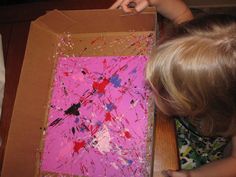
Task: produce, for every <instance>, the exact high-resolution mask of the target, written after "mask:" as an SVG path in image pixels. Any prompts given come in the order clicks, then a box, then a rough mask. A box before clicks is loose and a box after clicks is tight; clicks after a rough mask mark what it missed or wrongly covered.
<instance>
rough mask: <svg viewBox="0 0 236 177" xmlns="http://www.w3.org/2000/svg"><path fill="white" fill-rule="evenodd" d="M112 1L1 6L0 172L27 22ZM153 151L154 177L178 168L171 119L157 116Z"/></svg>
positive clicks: (50, 2)
mask: <svg viewBox="0 0 236 177" xmlns="http://www.w3.org/2000/svg"><path fill="white" fill-rule="evenodd" d="M112 2H114V0H70V1H69V0H62V1H48V2H36V3H30V4H21V5H13V6H6V7H0V33H1V34H2V40H3V52H4V59H5V67H6V85H5V93H4V100H3V109H2V119H1V121H0V135H1V137H2V139H3V145H2V147H1V148H0V169H1V167H2V162H3V158H4V150H5V146H6V142H7V135H8V130H9V127H10V122H11V115H12V109H13V105H14V100H15V96H16V90H17V85H18V81H19V75H20V72H21V66H22V62H23V58H24V51H25V47H26V42H27V36H28V31H29V26H30V21H32V20H34V19H36V18H37V17H39V16H41V15H43V14H45V12H46V11H48V10H52V9H60V10H66V9H76V10H78V9H79V10H82V9H104V8H108V7H109V6H110V5H111V4H112ZM154 149H155V150H154V169H153V174H154V175H153V176H161V175H160V172H161V171H162V170H163V169H170V168H171V169H177V168H178V158H177V148H176V139H175V128H174V124H173V122H172V120H170V119H168V118H166V117H164V116H163V115H159V116H157V120H156V130H155V147H154ZM0 172H1V170H0Z"/></svg>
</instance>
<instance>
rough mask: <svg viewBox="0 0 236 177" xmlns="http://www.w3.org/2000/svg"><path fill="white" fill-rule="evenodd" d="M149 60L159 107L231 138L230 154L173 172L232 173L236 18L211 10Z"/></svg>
mask: <svg viewBox="0 0 236 177" xmlns="http://www.w3.org/2000/svg"><path fill="white" fill-rule="evenodd" d="M156 51H157V52H154V55H153V57H152V58H151V60H150V61H149V62H148V64H147V68H146V77H147V80H148V82H149V83H150V85H151V88H152V90H153V93H154V95H155V97H156V105H157V108H158V109H159V110H160V111H162V112H163V113H165V114H166V115H169V116H181V117H184V120H185V121H187V122H189V123H190V124H192V125H193V126H194V127H195V128H196V129H197V131H198V132H199V133H200V134H201V135H204V136H210V137H212V136H224V137H231V138H232V150H231V155H230V156H229V157H227V158H225V159H222V160H218V161H215V162H212V163H209V164H207V165H204V166H202V167H200V168H196V169H194V170H190V171H179V172H176V171H170V170H169V171H167V174H168V175H169V176H172V177H236V18H234V17H230V16H226V15H211V16H206V17H202V18H199V19H195V20H192V21H190V22H188V23H186V24H183V25H181V26H180V27H179V28H177V30H176V33H175V34H174V35H173V37H170V38H169V39H168V40H167V41H166V42H165V43H163V44H162V45H160V46H159V47H158V48H157V50H156Z"/></svg>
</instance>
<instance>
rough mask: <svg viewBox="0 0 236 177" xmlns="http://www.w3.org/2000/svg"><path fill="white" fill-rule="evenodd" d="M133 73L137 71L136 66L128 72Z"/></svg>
mask: <svg viewBox="0 0 236 177" xmlns="http://www.w3.org/2000/svg"><path fill="white" fill-rule="evenodd" d="M135 73H137V67H136V68H134V69H132V71H131V72H130V73H129V74H135Z"/></svg>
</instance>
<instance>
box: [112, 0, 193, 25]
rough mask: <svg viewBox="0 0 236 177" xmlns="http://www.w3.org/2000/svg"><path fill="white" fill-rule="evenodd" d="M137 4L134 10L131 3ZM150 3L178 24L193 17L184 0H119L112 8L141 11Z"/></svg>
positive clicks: (128, 11)
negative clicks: (130, 5) (130, 6)
mask: <svg viewBox="0 0 236 177" xmlns="http://www.w3.org/2000/svg"><path fill="white" fill-rule="evenodd" d="M130 3H133V4H135V7H134V10H133V9H132V8H129V4H130ZM149 5H151V6H155V7H156V9H157V11H158V13H160V14H162V15H163V16H165V17H166V18H168V19H170V20H171V21H173V22H174V23H176V24H180V23H182V22H185V21H188V20H191V19H193V15H192V13H191V11H190V10H189V8H188V7H187V6H186V4H185V3H184V2H183V1H182V0H117V1H116V2H115V3H114V4H113V5H112V6H111V7H110V9H116V8H122V9H123V10H124V11H125V12H127V13H130V12H140V11H142V10H144V9H145V8H146V7H148V6H149Z"/></svg>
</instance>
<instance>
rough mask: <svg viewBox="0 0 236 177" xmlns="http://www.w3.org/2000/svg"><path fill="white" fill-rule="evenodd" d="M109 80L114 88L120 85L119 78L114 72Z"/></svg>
mask: <svg viewBox="0 0 236 177" xmlns="http://www.w3.org/2000/svg"><path fill="white" fill-rule="evenodd" d="M110 82H111V83H112V84H113V85H114V87H115V88H118V87H120V86H121V85H120V84H121V79H120V78H119V75H118V74H115V75H113V76H111V78H110Z"/></svg>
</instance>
